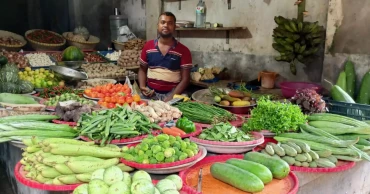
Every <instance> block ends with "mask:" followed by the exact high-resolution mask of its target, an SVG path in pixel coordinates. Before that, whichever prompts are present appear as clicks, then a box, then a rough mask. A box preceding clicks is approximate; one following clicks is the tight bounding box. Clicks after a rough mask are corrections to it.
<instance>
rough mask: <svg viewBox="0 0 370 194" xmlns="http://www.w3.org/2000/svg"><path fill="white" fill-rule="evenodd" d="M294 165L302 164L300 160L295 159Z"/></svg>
mask: <svg viewBox="0 0 370 194" xmlns="http://www.w3.org/2000/svg"><path fill="white" fill-rule="evenodd" d="M294 166H302V162H300V161H295V162H294Z"/></svg>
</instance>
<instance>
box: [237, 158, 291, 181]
mask: <svg viewBox="0 0 370 194" xmlns="http://www.w3.org/2000/svg"><path fill="white" fill-rule="evenodd" d="M244 160H248V161H252V162H257V163H260V164H262V165H265V166H266V167H267V168H268V169H270V171H271V173H272V176H273V177H274V178H276V179H283V178H285V177H286V176H288V174H289V172H290V168H289V164H288V163H286V162H285V161H284V160H281V159H277V158H273V157H271V156H267V155H264V154H261V153H258V152H248V153H246V154H245V155H244Z"/></svg>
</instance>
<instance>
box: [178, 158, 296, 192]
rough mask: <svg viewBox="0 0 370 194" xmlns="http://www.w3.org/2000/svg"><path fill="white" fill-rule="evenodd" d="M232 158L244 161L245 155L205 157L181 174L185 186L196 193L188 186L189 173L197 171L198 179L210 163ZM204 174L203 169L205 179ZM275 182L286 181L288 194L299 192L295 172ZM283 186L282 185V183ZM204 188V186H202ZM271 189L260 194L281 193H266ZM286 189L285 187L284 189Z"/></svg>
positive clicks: (266, 186)
mask: <svg viewBox="0 0 370 194" xmlns="http://www.w3.org/2000/svg"><path fill="white" fill-rule="evenodd" d="M230 158H239V159H242V158H243V155H241V154H239V155H222V156H208V157H205V158H204V159H203V160H201V161H199V162H198V163H196V164H195V165H194V166H192V167H190V168H188V169H186V170H183V171H181V172H180V173H179V175H180V177H181V179H182V180H183V182H184V184H185V185H187V186H189V187H190V188H192V189H193V191H194V192H196V190H195V188H193V187H192V186H191V185H188V184H187V176H188V174H189V173H191V172H192V171H196V175H197V176H196V177H198V172H199V170H198V169H200V168H203V167H205V166H208V165H209V164H210V163H214V162H224V161H226V160H228V159H230ZM204 174H205V169H204V168H203V178H204ZM273 181H276V182H275V183H274V185H276V184H279V183H280V181H284V182H283V184H285V183H286V184H288V185H289V186H290V188H288V189H289V190H288V191H287V194H296V193H297V192H298V188H299V180H298V178H297V176H296V175H295V174H294V173H293V172H290V173H289V176H288V177H286V178H284V179H282V180H276V179H274V180H273ZM272 184H273V183H270V185H272ZM280 184H281V183H280ZM202 186H204V184H203V185H202ZM268 187H269V184H267V185H265V189H264V190H263V191H261V192H259V193H261V194H264V193H266V194H267V193H268V194H271V193H279V192H276V191H270V190H271V189H270V190H269V191H266V189H268ZM214 188H215V189H217V186H216V187H214ZM284 188H285V187H284ZM197 194H201V193H199V192H197ZM204 194H208V193H204ZM228 194H232V191H230V193H228Z"/></svg>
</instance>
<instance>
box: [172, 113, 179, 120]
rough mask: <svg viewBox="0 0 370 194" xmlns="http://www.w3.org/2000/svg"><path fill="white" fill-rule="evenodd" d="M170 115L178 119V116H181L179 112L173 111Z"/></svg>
mask: <svg viewBox="0 0 370 194" xmlns="http://www.w3.org/2000/svg"><path fill="white" fill-rule="evenodd" d="M172 117H173V118H175V119H178V118H180V117H181V113H177V112H174V113H172Z"/></svg>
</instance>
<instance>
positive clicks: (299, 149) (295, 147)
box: [286, 142, 302, 154]
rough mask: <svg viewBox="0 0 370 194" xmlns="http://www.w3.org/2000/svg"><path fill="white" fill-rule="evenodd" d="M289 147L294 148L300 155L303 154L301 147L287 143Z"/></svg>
mask: <svg viewBox="0 0 370 194" xmlns="http://www.w3.org/2000/svg"><path fill="white" fill-rule="evenodd" d="M286 144H287V145H288V146H290V147H292V148H294V149H295V150H296V151H297V153H298V154H300V153H302V149H301V147H299V146H298V145H297V144H295V143H293V142H287V143H286Z"/></svg>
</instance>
